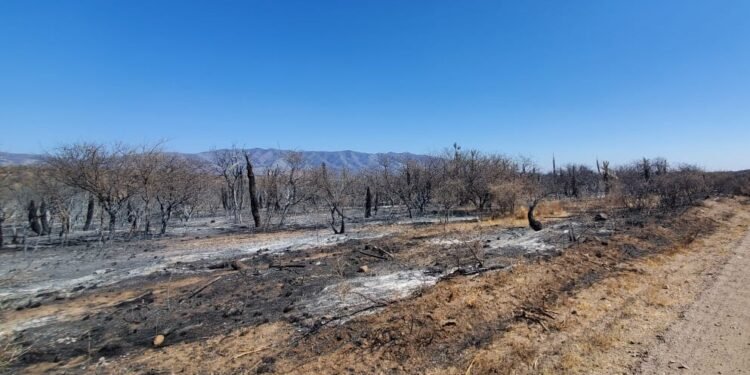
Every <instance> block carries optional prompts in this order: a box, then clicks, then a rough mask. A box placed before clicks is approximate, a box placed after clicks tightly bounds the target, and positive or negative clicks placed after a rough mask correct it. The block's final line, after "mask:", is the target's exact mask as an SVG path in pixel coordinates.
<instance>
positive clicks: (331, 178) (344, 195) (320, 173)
mask: <svg viewBox="0 0 750 375" xmlns="http://www.w3.org/2000/svg"><path fill="white" fill-rule="evenodd" d="M351 184H352V180H351V176H350V175H349V173H348V172H347V171H346V169H344V170H342V171H340V172H335V171H329V170H328V168H327V167H326V165H325V163H323V164H321V166H320V168H319V169H318V170H317V171H316V172H315V186H316V187H317V190H318V194H317V195H318V198H320V200H322V201H323V202H325V203H326V205H327V206H328V210H329V211H330V213H331V221H330V224H331V229H333V232H334V233H336V234H343V233H344V232H345V231H346V224H345V222H344V219H345V218H346V216H345V215H344V206H345V205H346V203H348V199H349V196H348V192H349V189H350V187H351ZM337 223H338V225H337ZM337 226H338V228H337Z"/></svg>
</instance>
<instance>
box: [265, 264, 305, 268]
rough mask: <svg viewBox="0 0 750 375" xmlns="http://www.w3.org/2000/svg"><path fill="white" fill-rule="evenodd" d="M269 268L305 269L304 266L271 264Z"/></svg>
mask: <svg viewBox="0 0 750 375" xmlns="http://www.w3.org/2000/svg"><path fill="white" fill-rule="evenodd" d="M268 268H278V269H282V268H305V265H304V264H271V265H269V266H268Z"/></svg>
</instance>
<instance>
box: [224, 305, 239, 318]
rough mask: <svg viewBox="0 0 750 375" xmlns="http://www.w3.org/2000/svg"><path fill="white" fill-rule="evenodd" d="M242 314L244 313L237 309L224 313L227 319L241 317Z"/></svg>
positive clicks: (233, 308)
mask: <svg viewBox="0 0 750 375" xmlns="http://www.w3.org/2000/svg"><path fill="white" fill-rule="evenodd" d="M241 313H242V311H240V309H238V308H236V307H232V308H231V309H229V310H227V311H225V312H224V317H225V318H226V317H229V316H235V315H240V314H241Z"/></svg>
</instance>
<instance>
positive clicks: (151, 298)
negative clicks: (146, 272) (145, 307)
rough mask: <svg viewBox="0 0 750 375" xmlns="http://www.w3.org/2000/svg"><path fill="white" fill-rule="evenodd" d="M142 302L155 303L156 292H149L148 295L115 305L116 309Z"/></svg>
mask: <svg viewBox="0 0 750 375" xmlns="http://www.w3.org/2000/svg"><path fill="white" fill-rule="evenodd" d="M141 301H142V302H146V303H151V302H154V292H153V291H151V290H149V291H147V292H146V293H143V294H141V295H139V296H137V297H133V298H129V299H126V300H124V301H122V302H119V303H117V304H115V307H125V306H127V305H131V304H134V303H137V302H141Z"/></svg>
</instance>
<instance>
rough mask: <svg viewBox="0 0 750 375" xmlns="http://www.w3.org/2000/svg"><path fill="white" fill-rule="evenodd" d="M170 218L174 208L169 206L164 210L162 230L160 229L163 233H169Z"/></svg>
mask: <svg viewBox="0 0 750 375" xmlns="http://www.w3.org/2000/svg"><path fill="white" fill-rule="evenodd" d="M170 218H172V208H167V209H166V210H162V213H161V230H160V231H159V233H161V234H165V233H167V224H168V223H169V219H170Z"/></svg>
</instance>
